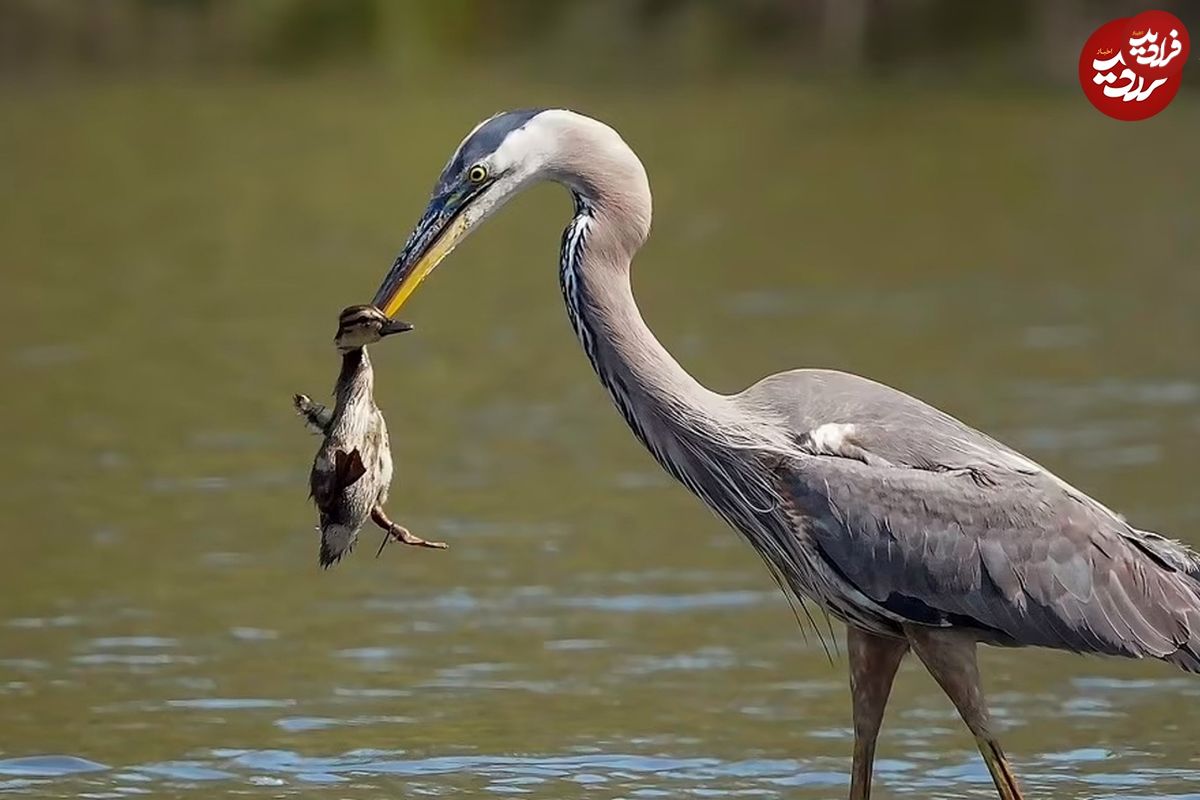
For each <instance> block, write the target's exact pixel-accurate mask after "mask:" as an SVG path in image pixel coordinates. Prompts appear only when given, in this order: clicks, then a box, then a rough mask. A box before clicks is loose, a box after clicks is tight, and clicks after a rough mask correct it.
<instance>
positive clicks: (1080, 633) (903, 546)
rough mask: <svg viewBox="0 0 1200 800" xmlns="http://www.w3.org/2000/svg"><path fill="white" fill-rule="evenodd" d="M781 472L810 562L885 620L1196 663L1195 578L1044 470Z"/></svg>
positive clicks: (808, 467) (831, 461)
mask: <svg viewBox="0 0 1200 800" xmlns="http://www.w3.org/2000/svg"><path fill="white" fill-rule="evenodd" d="M781 474H782V475H783V488H784V491H785V492H786V493H787V496H788V500H789V501H790V504H791V505H792V506H793V508H794V512H795V514H797V515H798V517H799V518H800V522H799V524H800V526H801V528H802V529H803V532H804V534H805V535H807V536H808V537H810V538H811V541H812V542H813V544H814V545H815V547H816V549H817V551H818V553H819V555H820V557H821V558H822V559H824V560H825V561H826V562H827V564H828V566H829V567H830V568H831V569H832V570H833V571H834V572H835V573H836V574H837V575H838V576H839V577H840V578H841V579H842V580H844V581H845V582H846V583H847V584H849V585H850V586H852V587H853V588H854V589H857V590H858V592H860V593H862V594H863V595H865V596H866V597H867V598H869V599H870V600H871V601H872V602H874V603H876V604H877V605H878V607H879V609H881V610H882V613H884V614H887V615H890V616H891V617H892V618H893V619H895V620H897V621H906V622H911V623H917V624H925V625H937V626H957V627H968V628H972V629H974V630H976V631H977V632H978V633H979V635H980V637H981V638H983V639H985V640H989V641H992V642H994V643H997V644H1011V645H1016V644H1021V645H1040V646H1047V647H1055V648H1062V649H1067V650H1074V651H1077V652H1099V653H1109V654H1113V655H1124V656H1135V657H1141V656H1152V657H1156V658H1164V659H1166V660H1170V661H1174V662H1175V663H1177V664H1179V665H1180V666H1183V667H1185V668H1189V669H1193V670H1200V581H1197V580H1196V578H1195V577H1194V576H1193V575H1190V574H1189V573H1188V571H1186V570H1183V569H1180V568H1177V566H1174V565H1172V564H1171V562H1170V561H1169V560H1168V559H1166V558H1159V559H1155V558H1152V557H1149V556H1148V555H1147V554H1146V552H1145V549H1144V547H1143V546H1140V545H1141V544H1142V540H1143V539H1144V537H1146V536H1151V537H1153V536H1155V535H1154V534H1143V533H1142V532H1140V531H1136V530H1134V529H1132V528H1130V527H1129V526H1128V525H1126V524H1125V523H1124V522H1123V521H1122V520H1121V519H1120V518H1119V517H1117V516H1115V515H1113V514H1111V513H1110V512H1108V511H1107V510H1106V509H1104V508H1103V507H1102V506H1100V505H1099V504H1097V503H1089V502H1085V501H1084V500H1081V499H1080V498H1077V497H1075V496H1073V494H1072V493H1071V492H1070V491H1068V490H1067V489H1066V488H1064V486H1063V485H1062V484H1061V483H1060V482H1059V481H1057V479H1055V478H1054V477H1053V476H1051V475H1049V474H1041V473H1032V474H1030V473H1026V472H1001V471H988V472H984V471H982V470H979V469H975V470H970V469H950V470H941V471H934V470H923V469H912V468H905V467H894V466H884V467H879V466H871V465H868V464H864V463H862V462H861V460H857V459H849V458H840V457H837V456H813V457H799V458H796V459H794V460H793V461H792V462H791V463H790V464H789V465H788V466H786V467H785V468H784V469H783V470H782V472H781ZM1158 538H1161V537H1158ZM1164 541H1169V540H1164ZM1153 544H1157V543H1156V542H1154V543H1153ZM1177 547H1178V546H1177ZM1180 551H1182V552H1183V553H1187V551H1186V549H1183V548H1180V549H1179V551H1176V550H1172V551H1171V552H1172V553H1175V554H1176V555H1177V556H1178V557H1179V559H1180V563H1181V564H1182V563H1187V562H1186V559H1184V557H1183V556H1182V555H1179V552H1180ZM1189 555H1190V554H1189Z"/></svg>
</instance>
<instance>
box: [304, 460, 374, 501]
mask: <svg viewBox="0 0 1200 800" xmlns="http://www.w3.org/2000/svg"><path fill="white" fill-rule="evenodd" d="M321 461H322V459H321V458H320V457H319V456H318V459H317V463H315V464H314V465H313V470H312V475H310V476H309V494H310V495H311V496H312V499H313V500H314V501H315V502H316V504H317V508H319V509H321V512H322V514H332V512H333V510H334V509H336V508H337V506H338V505H339V504H340V503H341V501H342V493H343V492H344V491H345V490H346V489H348V488H349V487H351V486H353V485H354V484H355V482H356V481H358V479H359V478H361V477H362V476H363V475H365V474H366V472H367V469H366V467H365V466H363V461H362V456H361V455H359V452H358V448H357V447H356V448H354V449H353V450H351V451H349V452H347V451H345V450H334V451H333V469H329V468H328V466H322V464H321ZM324 464H325V465H328V464H329V462H328V461H325V462H324Z"/></svg>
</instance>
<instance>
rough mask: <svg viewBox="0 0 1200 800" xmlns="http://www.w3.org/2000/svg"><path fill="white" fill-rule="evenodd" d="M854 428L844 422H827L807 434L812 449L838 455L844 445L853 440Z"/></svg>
mask: <svg viewBox="0 0 1200 800" xmlns="http://www.w3.org/2000/svg"><path fill="white" fill-rule="evenodd" d="M854 433H855V427H854V426H853V425H851V424H850V423H846V422H828V423H826V424H824V425H819V426H817V427H816V428H813V429H812V430H811V431H809V432H808V438H809V440H811V441H812V446H813V448H814V449H816V450H819V451H821V452H825V453H839V452H841V451H842V448H843V447H844V446H845V444H846V443H847V442H848V441H849V440H850V439H852V438H854Z"/></svg>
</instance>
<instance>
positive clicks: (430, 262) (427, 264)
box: [376, 215, 467, 317]
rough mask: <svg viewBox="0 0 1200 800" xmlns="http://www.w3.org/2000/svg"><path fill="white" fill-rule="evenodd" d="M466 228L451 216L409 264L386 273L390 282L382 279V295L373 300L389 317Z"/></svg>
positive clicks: (462, 220)
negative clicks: (449, 220) (391, 273)
mask: <svg viewBox="0 0 1200 800" xmlns="http://www.w3.org/2000/svg"><path fill="white" fill-rule="evenodd" d="M466 230H467V223H466V220H465V219H464V218H463V217H462V215H459V216H457V217H455V219H454V220H452V221H451V222H450V224H449V225H447V226H446V229H445V230H444V231H442V233H441V235H440V236H438V238H437V240H436V241H434V243H433V244H432V245H431V246H430V247H429V249H428V250H426V251H425V252H424V253H422V254H421V256H420V257H419V258H418V259H417V260H416V261H415V262H414V263H413V264H412V265H410V266H409V267H407V268H402V271H401V272H400V273H399V274H397V275H394V276H390V285H389V283H387V282H385V284H384V286H382V287H380V291H379V293H380V294H381V295H382V296H383V302H382V303H380V302H376V305H377V306H378V307H379V308H380V310H382V311H383V313H385V314H387V315H388V316H389V317H391V316H395V314H396V312H398V311H399V310H400V307H401V306H403V305H404V303H405V302H406V301H407V300H408V298H409V297H411V296H412V293H413V292H415V291H416V290H417V287H418V286H420V285H421V281H423V280H425V278H426V277H427V276H428V275H429V273H431V272H433V270H434V268H435V267H436V266H437V265H438V264H440V263H441V261H442V259H443V258H445V257H446V256H448V255H450V252H451V251H452V250H454V248H455V246H457V245H458V243H459V242H460V241H461V240H462V238H463V234H465V233H466Z"/></svg>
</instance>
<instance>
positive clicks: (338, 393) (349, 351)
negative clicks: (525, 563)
mask: <svg viewBox="0 0 1200 800" xmlns="http://www.w3.org/2000/svg"><path fill="white" fill-rule="evenodd" d="M410 328H411V326H409V325H408V324H407V323H404V322H393V321H391V320H389V319H388V318H387V317H385V316H384V315H383V314H382V313H380V311H379V310H378V309H376V308H374V307H372V306H351V307H349V308H347V309H345V310H344V311H343V312H342V314H341V316H340V318H339V324H338V332H337V335H336V337H335V339H334V341H335V344H336V345H337V347H338V349H339V350H340V351H341V353H342V366H341V371H340V373H339V374H338V378H337V383H336V385H335V386H334V401H335V402H334V407H333V409H328V408H326V407H325V406H323V405H321V404H320V403H315V402H313V401H312V400H310V399H309V398H308V397H307V396H305V395H300V394H298V395H296V396H295V397H294V398H293V403H294V405H295V408H296V411H297V413H298V414H299V415H300V416H301V418H302V419H303V420H304V422H305V425H306V426H307V427H308V428H309V429H310V430H313V431H314V432H316V433H318V434H320V435H322V436H324V439H323V440H322V442H321V447H320V449H318V450H317V454H316V457H315V458H314V459H313V465H312V471H311V472H310V474H309V491H310V494H311V496H312V499H313V502H314V503H315V504H316V506H317V512H318V516H319V525H318V527H319V529H320V532H321V548H320V552H319V560H320V563H321V566H322V567H326V568H328V567H330V566H332V565H333V564H335V563H337V562H338V561H339V560H341V558H342V557H343V556H345V555H346V554H348V553H349V552H350V551H351V550H353V549H354V545H355V543H356V542H357V541H358V534H359V531H361V530H362V528H363V526H364V525H366V523H367V521H368V520H372V521H374V522H375V523H376V524H377V525H379V527H381V528H383V529H384V531H386V532H387V533H386V535H385V538H384V542H385V543H386V542H387V540H388V538H389V537H390V538H394V539H397V540H399V541H403V542H404V543H406V544H419V545H422V546H426V547H439V548H440V547H445V545H444V544H442V543H440V542H426V541H425V540H423V539H420V538H418V537H416V536H413V535H412V534H411V533H409V532H408V531H407V530H406V529H404V528H403V527H402V526H400V525H397V524H396V523H393V522H392V521H391V520H389V519H388V518H387V516H386V513H385V511H384V505H385V504H386V503H387V499H388V489H389V487H390V486H391V483H392V452H391V445H390V443H389V442H388V433H387V424H386V423H385V422H384V419H383V414H382V413H381V412H380V411H379V408H378V406H376V405H375V396H374V389H375V374H374V371H373V370H372V368H371V359H370V356H368V355H367V348H366V345H367V344H368V343H371V342H376V341H379V340H380V339H382V338H383V337H384V336H388V335H391V334H393V333H400V332H402V331H406V330H410ZM380 549H382V547H381V548H380Z"/></svg>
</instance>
